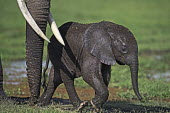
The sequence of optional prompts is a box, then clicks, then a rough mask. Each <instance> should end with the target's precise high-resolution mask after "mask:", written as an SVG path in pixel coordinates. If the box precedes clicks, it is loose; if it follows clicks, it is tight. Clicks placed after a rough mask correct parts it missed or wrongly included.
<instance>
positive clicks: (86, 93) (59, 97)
mask: <svg viewBox="0 0 170 113" xmlns="http://www.w3.org/2000/svg"><path fill="white" fill-rule="evenodd" d="M4 75H5V77H4V89H5V92H6V93H7V95H8V96H12V99H13V100H16V101H18V102H21V103H22V102H23V103H25V102H28V97H29V96H30V92H29V86H28V83H27V76H26V65H25V61H17V62H12V63H10V64H7V65H5V66H4ZM6 75H8V76H6ZM164 75H165V76H164ZM148 76H149V77H151V75H148ZM160 77H166V78H170V72H167V73H162V74H155V76H153V77H152V78H151V79H159V78H160ZM149 79H150V78H149ZM41 90H43V89H41ZM76 91H77V93H78V95H79V96H80V98H81V99H82V100H91V99H92V98H93V97H94V90H93V89H92V88H91V87H85V88H81V87H76ZM122 91H124V92H125V91H126V89H119V88H117V87H112V88H111V87H110V88H109V99H108V102H107V103H106V104H105V105H104V109H105V110H106V113H107V112H110V111H113V112H116V111H115V110H116V109H121V110H122V111H125V112H126V111H127V112H128V111H132V110H133V109H132V108H134V107H135V109H136V110H138V111H144V110H145V109H146V108H147V109H148V111H156V110H159V109H165V110H169V111H170V109H169V108H162V107H155V108H153V107H148V106H138V105H133V104H130V103H129V102H128V101H131V102H133V101H138V100H137V98H135V99H131V100H128V99H125V98H121V97H120V96H118V95H117V93H119V92H122ZM41 92H43V91H41ZM18 97H19V98H18ZM68 98H69V97H68V94H67V91H66V89H65V87H64V85H63V84H62V85H60V86H59V87H58V88H57V89H56V91H55V93H54V95H53V99H52V103H53V104H57V103H60V104H63V105H64V104H66V105H67V106H68V105H69V106H71V107H66V108H67V109H72V105H71V104H70V102H69V100H68ZM153 99H154V100H155V101H156V100H158V101H160V100H161V101H163V102H170V99H166V98H165V99H160V98H152V100H153ZM127 102H128V103H127ZM122 106H123V107H122ZM125 106H126V107H125ZM60 107H61V106H60ZM66 108H65V107H63V108H62V107H61V109H66Z"/></svg>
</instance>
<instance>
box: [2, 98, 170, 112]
mask: <svg viewBox="0 0 170 113" xmlns="http://www.w3.org/2000/svg"><path fill="white" fill-rule="evenodd" d="M1 100H2V99H1ZM8 100H12V101H14V103H15V104H19V105H21V104H28V101H29V97H26V98H22V97H9V98H8ZM2 101H3V100H2ZM51 103H52V104H53V105H57V104H60V107H61V109H62V110H74V109H73V107H72V105H71V102H70V101H69V99H61V98H53V99H52V101H51ZM62 105H68V106H69V107H68V108H67V106H65V107H62ZM70 106H71V107H70ZM115 112H131V113H146V112H153V113H155V112H161V113H162V112H170V108H166V107H161V106H143V105H135V104H132V103H130V102H129V101H108V102H106V103H105V104H104V107H103V112H102V113H115Z"/></svg>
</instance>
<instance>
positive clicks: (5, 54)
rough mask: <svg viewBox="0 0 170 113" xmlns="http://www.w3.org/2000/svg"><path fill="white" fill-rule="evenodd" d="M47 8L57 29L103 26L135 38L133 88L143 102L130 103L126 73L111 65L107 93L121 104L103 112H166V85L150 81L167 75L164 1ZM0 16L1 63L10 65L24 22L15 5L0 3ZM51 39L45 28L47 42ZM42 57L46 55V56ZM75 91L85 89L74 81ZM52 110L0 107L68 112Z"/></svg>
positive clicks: (87, 0) (56, 0) (20, 49)
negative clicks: (101, 23) (118, 26)
mask: <svg viewBox="0 0 170 113" xmlns="http://www.w3.org/2000/svg"><path fill="white" fill-rule="evenodd" d="M51 3H52V5H51V12H52V13H53V16H54V18H55V20H56V22H57V24H58V26H60V25H62V24H63V23H65V22H68V21H75V22H80V23H92V22H99V21H102V20H106V21H112V22H115V23H117V24H121V25H124V26H126V27H128V28H129V29H130V30H131V31H132V32H133V34H134V35H135V37H136V39H137V42H138V46H139V61H140V68H139V88H140V92H141V94H142V95H143V97H144V100H145V102H139V101H134V100H133V99H134V98H136V96H135V95H134V92H133V90H132V85H131V80H130V71H129V68H128V67H127V66H119V65H115V66H113V67H112V77H111V81H110V85H109V87H118V88H120V89H122V91H120V92H118V93H117V95H118V96H119V97H120V98H121V99H122V100H123V101H120V102H115V103H113V102H111V103H107V104H106V108H107V107H108V106H111V107H113V108H114V109H117V110H118V112H121V111H126V110H124V108H126V107H127V108H129V109H131V108H134V109H135V110H134V111H138V110H137V109H139V110H140V109H141V107H142V108H144V109H146V110H145V111H144V112H147V109H150V110H151V109H156V108H155V107H156V106H157V107H166V108H170V102H167V101H164V100H166V99H167V100H169V99H170V85H169V84H170V81H166V80H165V79H164V78H160V79H153V78H152V76H153V75H155V74H158V73H165V72H169V71H170V62H169V59H170V32H169V30H170V21H169V20H170V13H169V11H170V7H169V4H170V1H169V0H154V1H153V0H141V1H139V0H83V1H81V0H73V1H71V0H52V1H51ZM7 4H8V5H7ZM0 14H1V18H0V54H1V57H2V60H3V61H4V63H6V62H9V61H11V60H24V59H25V20H24V18H23V16H22V15H21V12H20V11H19V8H18V6H17V3H16V0H5V2H4V1H3V0H1V1H0ZM51 35H52V33H51V31H50V29H49V27H48V28H47V36H48V37H50V36H51ZM46 45H47V43H46ZM45 48H46V46H45ZM44 53H45V54H46V51H45V52H44ZM76 87H89V86H88V85H87V84H86V83H85V82H84V81H83V80H82V79H81V78H80V79H78V80H76ZM123 89H126V91H124V90H123ZM124 100H125V101H124ZM55 107H56V106H53V105H52V106H49V107H48V108H39V107H29V106H28V105H17V106H16V105H15V104H13V103H10V104H9V103H3V104H0V109H1V110H2V111H3V112H43V113H46V112H64V113H65V112H68V111H63V110H61V109H59V108H57V109H56V108H55ZM9 108H10V109H9ZM142 110H143V109H142ZM131 111H133V109H131ZM151 111H152V112H154V110H151ZM73 112H74V111H73ZM159 112H161V109H160V110H159Z"/></svg>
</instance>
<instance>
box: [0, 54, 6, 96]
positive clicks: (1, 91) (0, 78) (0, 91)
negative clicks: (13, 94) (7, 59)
mask: <svg viewBox="0 0 170 113" xmlns="http://www.w3.org/2000/svg"><path fill="white" fill-rule="evenodd" d="M6 97H7V95H6V94H5V92H4V89H3V68H2V62H1V57H0V99H1V98H6Z"/></svg>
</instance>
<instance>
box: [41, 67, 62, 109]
mask: <svg viewBox="0 0 170 113" xmlns="http://www.w3.org/2000/svg"><path fill="white" fill-rule="evenodd" d="M61 83H63V81H62V79H61V76H60V75H59V68H57V69H54V67H53V66H52V67H51V70H50V74H49V81H48V85H47V88H46V90H45V91H44V93H43V94H42V96H41V97H40V103H39V105H40V106H45V105H48V104H49V103H50V100H51V98H52V96H53V94H54V92H55V89H56V88H57V87H58V86H59V85H60V84H61Z"/></svg>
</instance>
